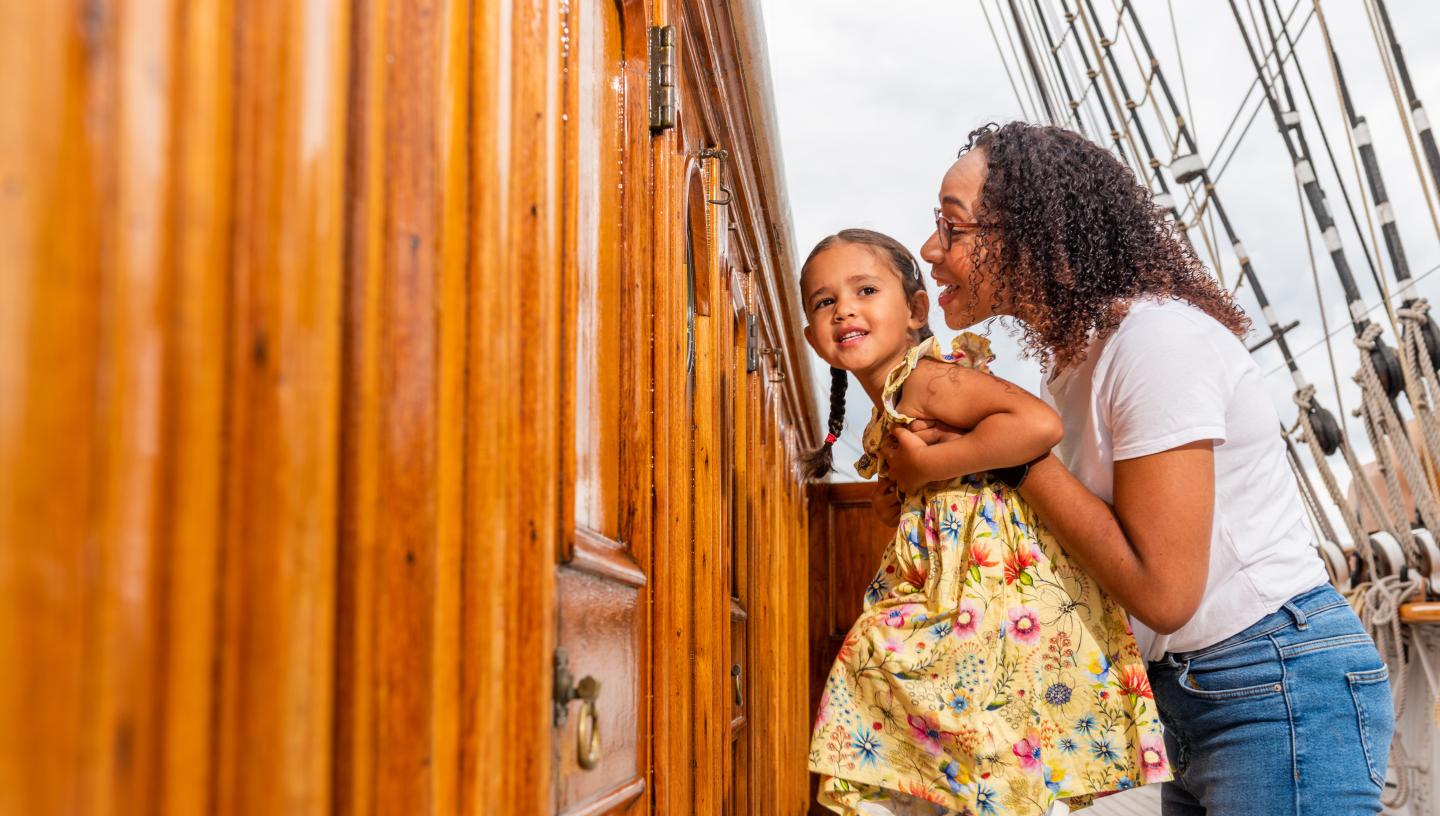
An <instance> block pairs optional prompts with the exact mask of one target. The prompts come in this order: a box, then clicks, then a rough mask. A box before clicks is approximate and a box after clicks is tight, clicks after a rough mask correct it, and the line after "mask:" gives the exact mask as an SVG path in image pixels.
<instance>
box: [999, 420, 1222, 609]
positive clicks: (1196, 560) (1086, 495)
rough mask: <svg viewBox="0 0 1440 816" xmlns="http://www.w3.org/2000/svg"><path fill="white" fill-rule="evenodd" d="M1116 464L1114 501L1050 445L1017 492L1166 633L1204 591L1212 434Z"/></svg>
mask: <svg viewBox="0 0 1440 816" xmlns="http://www.w3.org/2000/svg"><path fill="white" fill-rule="evenodd" d="M1114 468H1115V469H1114V477H1115V481H1114V496H1115V504H1114V506H1113V507H1112V506H1111V505H1108V504H1106V503H1105V502H1104V501H1102V500H1101V499H1100V497H1098V496H1096V495H1095V494H1094V493H1091V492H1090V491H1089V490H1088V489H1087V488H1086V487H1085V486H1084V485H1083V484H1081V483H1080V481H1079V480H1078V479H1076V478H1075V476H1074V475H1073V474H1071V473H1070V471H1069V470H1067V469H1066V468H1065V466H1064V465H1063V464H1061V463H1060V460H1059V459H1056V458H1055V457H1054V456H1053V455H1052V456H1048V457H1046V458H1045V459H1044V460H1043V461H1041V462H1039V463H1037V464H1036V465H1035V466H1034V467H1032V468H1031V469H1030V475H1029V476H1028V477H1027V478H1026V479H1025V482H1024V484H1022V485H1021V486H1020V495H1021V496H1022V497H1024V499H1025V500H1026V501H1027V502H1028V503H1029V504H1030V507H1031V508H1032V509H1033V510H1034V511H1035V512H1036V514H1038V515H1039V516H1040V520H1041V521H1043V522H1044V523H1045V526H1046V527H1048V528H1049V529H1050V532H1051V533H1052V534H1053V535H1054V536H1055V538H1056V539H1057V540H1058V541H1059V542H1060V546H1062V547H1064V548H1065V552H1067V553H1068V554H1069V555H1070V556H1071V557H1072V558H1074V559H1075V560H1076V561H1078V562H1080V566H1082V567H1084V568H1085V571H1086V572H1087V573H1089V574H1090V575H1091V576H1092V577H1093V578H1095V580H1096V581H1097V582H1099V584H1100V586H1101V587H1103V588H1104V589H1105V591H1106V592H1108V593H1110V595H1111V596H1112V597H1113V598H1115V600H1116V601H1118V602H1119V603H1120V605H1121V606H1123V607H1125V609H1126V611H1128V612H1129V613H1130V614H1131V615H1134V616H1135V617H1136V618H1138V619H1139V620H1140V621H1141V622H1142V623H1144V624H1145V625H1146V626H1148V627H1150V629H1152V630H1153V631H1155V632H1157V633H1159V634H1162V635H1164V634H1169V633H1171V632H1174V631H1175V630H1177V629H1179V628H1180V627H1181V626H1184V625H1185V624H1186V622H1188V621H1189V620H1190V618H1191V616H1193V615H1194V614H1195V610H1196V608H1198V607H1199V605H1200V598H1201V596H1202V595H1203V593H1204V591H1205V581H1206V577H1207V574H1208V572H1209V564H1210V528H1211V526H1212V524H1213V523H1214V515H1215V453H1214V447H1213V443H1212V442H1210V441H1209V440H1204V441H1199V442H1192V443H1190V444H1187V445H1181V446H1180V447H1177V448H1172V449H1171V450H1167V451H1162V452H1160V453H1155V454H1151V455H1150V456H1140V457H1137V458H1134V459H1123V460H1121V461H1119V462H1116V463H1115V466H1114Z"/></svg>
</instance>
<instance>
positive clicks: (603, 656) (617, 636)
mask: <svg viewBox="0 0 1440 816" xmlns="http://www.w3.org/2000/svg"><path fill="white" fill-rule="evenodd" d="M576 549H577V553H578V552H580V551H581V550H591V549H593V545H590V544H588V543H586V542H584V541H582V542H577V548H576ZM601 557H604V556H601ZM601 557H596V558H590V557H587V558H584V559H581V558H577V559H576V562H577V563H578V564H581V565H582V566H581V568H575V567H562V568H561V569H560V570H559V571H558V574H557V577H556V595H557V597H558V598H559V602H560V633H559V642H560V645H561V648H563V649H565V650H566V654H567V655H568V658H569V666H570V671H571V672H572V673H573V675H574V678H575V681H576V682H577V683H579V682H580V681H581V680H582V679H583V678H585V677H587V676H589V677H594V678H595V679H596V680H598V681H599V683H600V694H599V696H598V698H597V700H596V703H595V714H596V722H597V724H598V726H599V737H598V740H599V764H598V765H597V766H596V767H595V768H593V769H586V768H584V767H582V766H581V764H580V758H581V755H582V754H583V753H585V752H586V751H588V750H589V749H590V746H589V745H582V744H581V737H582V718H583V717H585V716H587V712H586V711H585V710H584V709H585V703H584V701H576V702H572V703H570V704H569V706H567V717H566V721H565V723H564V724H563V725H562V726H561V727H560V728H559V729H558V733H559V736H558V737H557V741H556V751H557V756H556V765H557V768H558V770H559V774H560V780H561V785H560V792H559V806H558V810H559V811H560V812H562V813H579V812H598V811H599V810H600V808H592V806H595V805H601V804H603V803H604V802H606V801H609V800H613V799H615V798H616V797H622V798H623V797H625V796H626V795H627V794H638V793H639V792H640V791H641V790H643V786H644V781H643V780H644V776H645V769H644V768H643V767H642V766H641V765H640V753H639V747H640V742H641V740H642V739H643V735H642V734H639V733H637V731H636V724H637V723H639V722H641V721H642V719H643V718H642V717H641V716H640V707H641V702H642V701H641V698H640V695H639V691H640V688H641V678H640V676H639V675H640V659H641V654H640V648H639V647H640V642H639V640H640V636H641V634H642V631H643V630H642V628H641V617H642V611H641V607H640V588H641V587H643V586H644V584H645V574H644V573H643V572H642V571H641V570H640V569H639V567H637V566H635V564H634V562H633V561H631V560H630V559H628V558H627V557H626V556H624V555H623V554H622V553H618V552H617V553H612V554H608V557H606V558H605V560H600V558H601Z"/></svg>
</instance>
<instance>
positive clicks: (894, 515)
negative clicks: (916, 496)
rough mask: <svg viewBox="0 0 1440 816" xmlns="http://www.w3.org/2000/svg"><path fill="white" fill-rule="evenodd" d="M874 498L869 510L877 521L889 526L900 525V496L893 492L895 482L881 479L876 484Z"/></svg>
mask: <svg viewBox="0 0 1440 816" xmlns="http://www.w3.org/2000/svg"><path fill="white" fill-rule="evenodd" d="M875 484H876V487H877V488H878V489H877V490H876V491H875V498H873V499H871V500H870V509H872V510H874V511H875V515H876V516H877V517H879V519H880V520H881V521H883V522H885V523H886V524H888V525H890V526H892V527H893V526H894V525H896V524H899V523H900V495H899V494H898V493H896V492H895V482H893V481H891V480H890V479H885V478H881V479H880V480H879V481H877V482H876V483H875Z"/></svg>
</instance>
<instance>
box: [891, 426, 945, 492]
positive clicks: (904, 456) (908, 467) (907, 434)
mask: <svg viewBox="0 0 1440 816" xmlns="http://www.w3.org/2000/svg"><path fill="white" fill-rule="evenodd" d="M926 447H928V446H927V445H926V444H925V440H923V439H921V438H920V437H919V436H916V435H915V434H914V433H912V432H911V431H910V429H909V428H905V427H902V426H899V425H897V426H895V427H894V428H893V429H891V431H890V439H888V440H887V441H886V445H885V467H886V469H887V470H888V471H889V472H890V478H891V479H894V480H895V483H896V484H898V485H899V486H900V489H901V490H902V491H904V492H905V493H907V494H913V493H914V492H915V491H916V490H918V489H919V488H921V487H923V486H924V485H926V484H928V483H930V482H931V481H934V477H933V476H932V475H931V474H930V468H929V467H928V465H929V464H930V463H929V462H928V461H926V456H925V448H926Z"/></svg>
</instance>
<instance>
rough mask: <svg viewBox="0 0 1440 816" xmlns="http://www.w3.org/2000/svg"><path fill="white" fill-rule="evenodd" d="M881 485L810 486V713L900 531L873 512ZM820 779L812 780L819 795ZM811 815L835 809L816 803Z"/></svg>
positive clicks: (812, 800)
mask: <svg viewBox="0 0 1440 816" xmlns="http://www.w3.org/2000/svg"><path fill="white" fill-rule="evenodd" d="M875 491H876V483H875V482H856V483H849V484H838V483H837V484H815V485H811V486H810V490H809V504H810V508H809V510H810V592H809V594H810V709H809V710H810V715H811V718H812V720H813V718H814V715H815V711H816V709H817V707H818V705H819V702H820V693H821V691H822V690H823V689H824V688H825V678H826V677H828V676H829V674H830V667H831V666H832V665H834V663H835V655H836V654H838V653H839V651H840V645H841V644H842V643H844V642H845V636H846V635H847V634H848V633H849V631H850V626H851V625H852V624H853V623H855V619H856V618H858V617H859V616H860V611H861V609H862V607H863V606H864V603H865V591H866V587H868V586H869V585H870V582H871V580H872V578H873V577H874V575H875V570H876V568H877V567H878V566H879V564H880V558H881V556H883V555H884V553H885V548H886V547H887V546H889V543H890V538H891V536H893V535H894V532H895V528H894V527H893V526H892V525H890V524H887V523H885V522H883V521H881V520H880V518H879V517H878V516H876V515H875V512H874V510H872V509H871V506H870V501H871V498H872V497H874V495H875ZM815 782H816V777H815V776H814V775H813V774H812V775H811V776H810V787H811V792H812V794H813V792H814V788H815ZM810 801H811V806H810V813H811V814H812V816H821V815H822V814H826V813H829V812H830V811H828V810H826V809H825V808H822V807H820V806H819V805H816V804H814V801H815V799H814V796H813V795H812V796H811V798H810Z"/></svg>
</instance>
